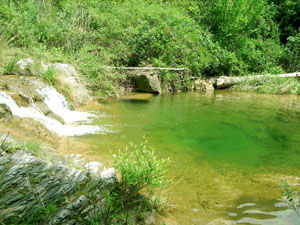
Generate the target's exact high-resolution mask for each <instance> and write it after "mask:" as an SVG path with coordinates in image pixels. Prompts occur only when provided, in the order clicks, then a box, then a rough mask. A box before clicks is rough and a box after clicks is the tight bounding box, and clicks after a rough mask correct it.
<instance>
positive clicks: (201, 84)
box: [194, 79, 214, 92]
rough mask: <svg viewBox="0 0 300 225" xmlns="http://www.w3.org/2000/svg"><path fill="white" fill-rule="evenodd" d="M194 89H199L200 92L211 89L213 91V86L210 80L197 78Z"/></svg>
mask: <svg viewBox="0 0 300 225" xmlns="http://www.w3.org/2000/svg"><path fill="white" fill-rule="evenodd" d="M194 90H199V91H202V92H211V91H214V87H213V85H212V84H211V83H210V82H206V81H205V80H201V79H197V80H196V81H195V82H194Z"/></svg>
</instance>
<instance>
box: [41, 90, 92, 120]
mask: <svg viewBox="0 0 300 225" xmlns="http://www.w3.org/2000/svg"><path fill="white" fill-rule="evenodd" d="M37 92H38V93H39V94H41V95H42V96H43V97H44V98H45V100H44V103H45V104H46V105H47V106H48V108H49V109H50V110H51V111H52V112H53V113H54V114H56V115H59V116H60V117H61V118H62V119H63V120H64V121H65V122H66V123H74V122H89V121H90V119H89V118H90V117H95V115H93V114H90V113H87V112H78V111H72V110H70V109H69V107H68V103H67V100H66V98H65V97H64V96H63V95H62V94H60V93H59V92H57V91H56V90H55V89H54V88H53V87H43V88H41V89H40V90H37Z"/></svg>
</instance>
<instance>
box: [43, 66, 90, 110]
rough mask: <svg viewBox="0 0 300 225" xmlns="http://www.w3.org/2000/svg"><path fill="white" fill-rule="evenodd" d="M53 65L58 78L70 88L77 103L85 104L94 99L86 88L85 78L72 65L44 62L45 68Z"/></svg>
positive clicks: (71, 94) (71, 95)
mask: <svg viewBox="0 0 300 225" xmlns="http://www.w3.org/2000/svg"><path fill="white" fill-rule="evenodd" d="M49 66H52V67H53V68H54V69H55V71H56V73H57V76H56V79H57V80H58V81H59V83H60V84H62V85H63V86H65V87H66V88H67V89H68V90H69V94H70V97H71V98H72V101H73V102H74V103H75V104H76V105H84V104H87V103H89V102H91V101H92V100H93V97H92V96H91V95H90V93H89V91H88V90H87V88H86V85H85V82H84V80H83V79H82V78H81V77H80V75H79V74H78V73H77V71H76V70H75V68H74V67H73V66H72V65H69V64H65V63H54V64H43V63H42V67H43V68H44V70H47V69H48V67H49Z"/></svg>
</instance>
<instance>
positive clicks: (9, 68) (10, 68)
mask: <svg viewBox="0 0 300 225" xmlns="http://www.w3.org/2000/svg"><path fill="white" fill-rule="evenodd" d="M18 68H19V66H18V64H17V61H16V60H15V59H13V60H11V61H10V62H8V64H7V65H5V66H4V73H3V74H4V75H10V74H14V73H16V72H17V70H18Z"/></svg>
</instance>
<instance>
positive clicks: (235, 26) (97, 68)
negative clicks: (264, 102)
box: [0, 0, 299, 97]
mask: <svg viewBox="0 0 300 225" xmlns="http://www.w3.org/2000/svg"><path fill="white" fill-rule="evenodd" d="M283 2H285V3H286V4H283V3H280V4H277V3H276V2H275V3H273V2H267V0H259V1H255V0H236V1H233V0H216V1H208V0H204V1H197V0H184V1H178V0H164V1H163V0H151V1H150V0H147V1H142V0H123V1H117V0H115V1H107V0H105V1H99V0H89V1H83V0H80V1H71V0H49V1H38V0H22V1H13V0H1V1H0V8H1V10H0V45H1V46H2V45H3V44H1V42H3V41H1V40H5V41H4V42H6V44H7V43H9V44H10V47H15V48H25V49H26V52H27V51H28V50H29V51H30V54H36V55H38V56H40V57H48V59H47V60H53V61H64V62H70V63H73V64H74V65H76V66H77V69H79V70H80V71H81V73H82V74H84V75H85V76H86V78H87V80H88V81H89V84H90V85H89V86H90V88H91V89H92V90H93V91H94V93H95V94H96V95H99V97H101V96H102V95H106V96H107V95H115V94H116V93H117V92H118V91H119V87H120V86H125V85H126V75H125V74H124V73H123V72H119V71H112V70H107V69H104V68H103V66H146V65H147V66H164V67H165V66H166V67H186V68H187V70H186V71H185V72H184V73H181V74H172V73H171V74H170V73H165V72H164V73H162V81H163V82H164V83H165V84H166V85H167V86H168V85H173V87H174V88H175V89H184V88H186V87H187V86H188V85H189V82H187V81H188V80H191V79H194V77H199V76H215V75H244V74H249V73H266V72H268V73H278V72H282V68H281V64H282V65H284V68H291V66H290V64H297V65H298V64H299V63H298V62H295V60H294V58H295V54H296V53H295V52H296V51H293V50H290V49H291V47H287V48H288V49H289V57H288V58H289V59H288V60H287V59H285V60H283V58H284V57H283V56H284V55H283V54H285V53H286V52H285V51H283V49H284V48H283V46H281V45H280V42H279V36H280V31H282V32H283V28H282V26H283V27H285V26H287V25H285V23H284V22H283V21H279V20H278V15H279V14H280V15H283V13H284V10H282V9H285V8H289V7H290V8H291V9H292V12H291V13H287V14H288V15H287V16H288V18H290V19H292V18H294V17H293V15H294V13H293V12H295V11H296V10H297V6H295V4H294V3H293V2H294V1H293V0H285V1H283ZM289 2H292V3H293V4H290V3H289ZM290 8H289V9H290ZM276 22H277V23H276ZM279 23H280V24H279ZM279 26H280V29H279ZM295 27H296V25H295V24H293V25H291V26H289V28H287V29H289V30H292V31H293V32H292V31H291V32H288V34H290V35H293V36H294V37H297V36H295V35H296V34H297V31H296V32H294V29H295ZM284 32H285V31H284ZM3 34H5V35H3ZM289 40H291V38H290V39H289ZM289 43H290V44H291V43H292V41H289ZM279 59H281V61H280V60H279ZM290 59H292V60H290ZM280 63H281V64H280ZM292 68H297V67H295V66H292ZM174 88H173V89H174Z"/></svg>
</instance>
